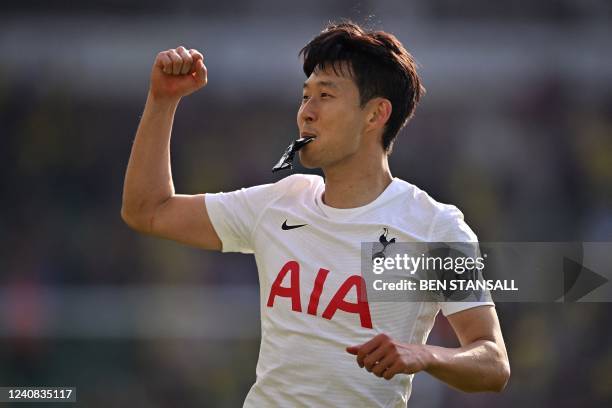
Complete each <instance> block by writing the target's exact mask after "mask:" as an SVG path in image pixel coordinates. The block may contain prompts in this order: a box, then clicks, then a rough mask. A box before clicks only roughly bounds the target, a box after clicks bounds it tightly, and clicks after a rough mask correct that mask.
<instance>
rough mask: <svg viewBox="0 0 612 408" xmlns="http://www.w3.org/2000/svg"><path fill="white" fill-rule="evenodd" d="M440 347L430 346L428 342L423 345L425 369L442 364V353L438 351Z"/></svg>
mask: <svg viewBox="0 0 612 408" xmlns="http://www.w3.org/2000/svg"><path fill="white" fill-rule="evenodd" d="M438 349H439V347H435V346H430V345H428V344H424V345H423V349H422V361H423V367H424V368H423V370H424V371H429V370H435V369H436V368H437V367H439V366H440V363H441V361H440V354H439V353H438Z"/></svg>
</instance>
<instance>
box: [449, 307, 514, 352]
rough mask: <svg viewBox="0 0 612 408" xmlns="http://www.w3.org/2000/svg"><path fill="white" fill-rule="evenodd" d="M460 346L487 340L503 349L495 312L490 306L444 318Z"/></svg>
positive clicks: (463, 311)
mask: <svg viewBox="0 0 612 408" xmlns="http://www.w3.org/2000/svg"><path fill="white" fill-rule="evenodd" d="M446 318H447V319H448V322H449V323H450V325H451V326H452V328H453V330H454V331H455V334H456V335H457V338H458V339H459V342H460V343H461V346H466V345H468V344H470V343H473V342H475V341H477V340H489V341H492V342H494V343H496V344H497V345H498V346H500V347H503V349H504V350H505V345H504V340H503V337H502V332H501V327H500V326H499V319H498V318H497V312H496V311H495V307H494V306H492V305H483V306H477V307H473V308H470V309H466V310H462V311H461V312H457V313H453V314H451V315H448V316H446Z"/></svg>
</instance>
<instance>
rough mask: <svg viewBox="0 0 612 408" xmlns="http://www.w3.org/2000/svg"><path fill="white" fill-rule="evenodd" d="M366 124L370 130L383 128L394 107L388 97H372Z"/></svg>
mask: <svg viewBox="0 0 612 408" xmlns="http://www.w3.org/2000/svg"><path fill="white" fill-rule="evenodd" d="M367 105H368V115H367V123H366V126H367V128H368V129H369V130H375V129H383V128H384V127H385V125H386V124H387V121H388V120H389V118H390V117H391V112H392V110H393V107H392V105H391V101H389V100H388V99H386V98H381V97H377V98H372V99H370V100H369V101H368V103H367Z"/></svg>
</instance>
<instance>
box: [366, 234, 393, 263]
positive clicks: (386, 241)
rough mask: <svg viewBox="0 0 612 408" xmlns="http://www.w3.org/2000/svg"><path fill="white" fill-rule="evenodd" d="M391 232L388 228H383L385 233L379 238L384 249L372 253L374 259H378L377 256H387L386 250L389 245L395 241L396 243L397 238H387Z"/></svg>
mask: <svg viewBox="0 0 612 408" xmlns="http://www.w3.org/2000/svg"><path fill="white" fill-rule="evenodd" d="M388 234H389V229H388V228H383V233H382V235H381V236H380V237H379V238H378V242H380V243H381V245H382V250H380V251H379V252H376V253H375V254H374V255H372V260H374V259H376V258H383V259H384V258H386V256H385V250H386V249H387V247H388V246H389V245H391V244H393V243H395V238H391V239H387V235H388Z"/></svg>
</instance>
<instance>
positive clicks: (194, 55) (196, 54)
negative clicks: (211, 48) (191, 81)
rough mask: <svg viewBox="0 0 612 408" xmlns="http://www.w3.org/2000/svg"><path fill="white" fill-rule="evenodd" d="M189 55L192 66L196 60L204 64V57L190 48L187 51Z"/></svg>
mask: <svg viewBox="0 0 612 408" xmlns="http://www.w3.org/2000/svg"><path fill="white" fill-rule="evenodd" d="M189 54H190V55H191V58H193V62H194V64H195V62H196V61H197V60H202V62H204V55H202V54H201V53H200V52H199V51H198V50H196V49H194V48H191V49H190V50H189Z"/></svg>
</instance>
